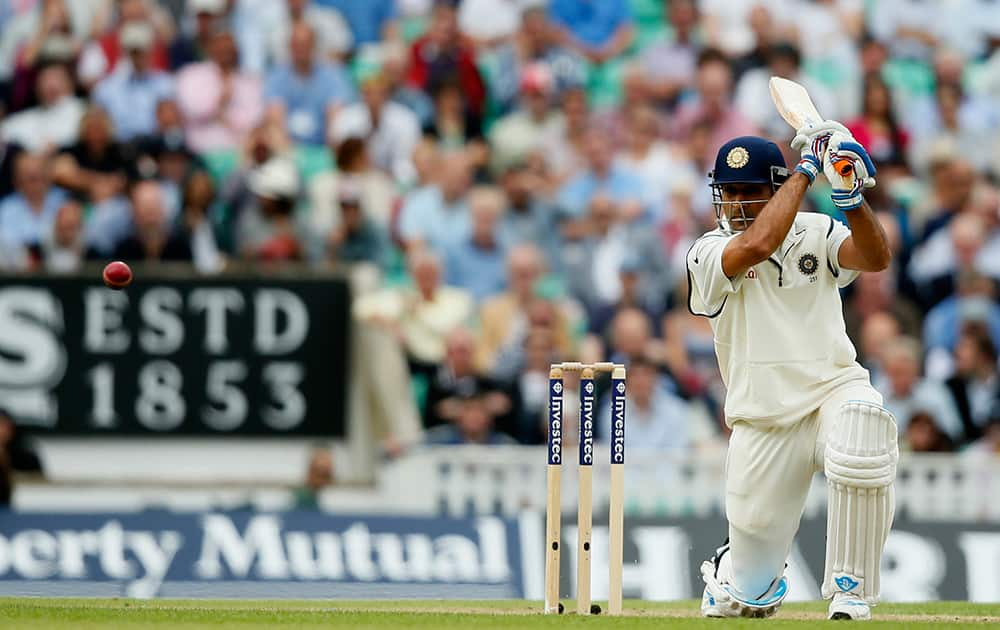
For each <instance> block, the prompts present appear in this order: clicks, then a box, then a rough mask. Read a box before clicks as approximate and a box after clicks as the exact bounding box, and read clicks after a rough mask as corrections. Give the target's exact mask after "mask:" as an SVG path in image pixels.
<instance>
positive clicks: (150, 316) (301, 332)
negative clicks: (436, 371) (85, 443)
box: [0, 277, 350, 435]
mask: <svg viewBox="0 0 1000 630" xmlns="http://www.w3.org/2000/svg"><path fill="white" fill-rule="evenodd" d="M349 313H350V296H349V294H348V289H347V286H346V284H345V282H344V281H343V280H342V279H340V278H337V277H332V278H329V277H327V278H317V279H300V280H285V279H281V280H276V279H266V278H237V279H212V280H201V279H186V280H176V279H167V278H150V277H144V278H143V279H142V281H141V282H137V283H136V284H134V285H133V286H132V287H131V288H130V289H129V290H128V291H127V292H125V291H123V292H117V291H111V290H109V289H107V288H105V287H103V286H102V285H100V284H99V283H97V282H93V281H91V280H90V279H89V278H88V279H86V280H82V279H80V278H42V279H32V280H31V281H30V282H29V281H26V280H23V279H19V280H7V281H4V282H3V283H2V284H0V405H3V406H5V407H7V408H9V409H10V410H11V411H12V412H13V413H14V414H15V415H16V416H17V417H18V418H19V420H20V421H21V422H23V423H25V424H29V425H31V426H34V427H37V428H39V429H43V430H49V431H54V432H59V433H147V432H156V433H163V432H167V433H178V434H188V433H205V432H209V433H232V432H238V433H242V434H259V435H268V434H273V433H276V432H277V433H297V434H311V435H336V434H342V432H343V424H344V423H343V415H344V400H345V396H346V391H347V386H346V380H345V379H346V378H347V376H348V375H347V370H346V361H347V345H348V319H349Z"/></svg>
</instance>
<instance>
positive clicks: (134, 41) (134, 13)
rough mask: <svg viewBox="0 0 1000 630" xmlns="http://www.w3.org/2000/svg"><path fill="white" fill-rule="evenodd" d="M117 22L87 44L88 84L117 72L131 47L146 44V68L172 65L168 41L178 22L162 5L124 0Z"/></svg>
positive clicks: (83, 61) (84, 69) (82, 65)
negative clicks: (173, 19)
mask: <svg viewBox="0 0 1000 630" xmlns="http://www.w3.org/2000/svg"><path fill="white" fill-rule="evenodd" d="M117 4H118V7H117V9H118V11H117V13H118V15H117V24H115V25H114V27H113V28H112V29H110V30H109V31H108V32H106V33H104V34H103V35H102V36H101V37H99V38H98V39H96V40H92V41H91V43H90V44H89V45H88V46H86V47H85V49H84V50H83V52H82V53H81V56H80V62H79V65H78V67H79V74H80V78H81V80H82V81H83V82H84V84H86V85H93V84H95V83H96V82H97V81H99V80H100V79H103V78H104V77H106V76H108V74H110V73H113V72H114V71H115V70H117V69H119V68H120V67H121V65H122V63H121V62H122V61H123V60H125V59H127V60H129V61H133V63H134V59H135V55H134V54H133V53H132V52H131V49H134V48H136V47H142V48H143V51H144V53H145V55H146V58H145V59H144V61H145V62H146V65H145V68H144V69H143V72H145V71H146V70H154V71H157V72H159V71H163V70H166V69H167V68H168V67H169V55H168V53H167V42H169V41H171V40H172V39H173V38H174V35H175V33H174V25H173V21H172V19H171V18H170V15H169V14H167V13H166V12H165V11H164V10H163V8H162V7H161V6H159V5H158V4H157V3H154V2H149V1H148V0H121V1H120V2H118V3H117Z"/></svg>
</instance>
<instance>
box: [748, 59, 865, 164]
mask: <svg viewBox="0 0 1000 630" xmlns="http://www.w3.org/2000/svg"><path fill="white" fill-rule="evenodd" d="M766 61H767V65H766V66H764V67H762V68H754V69H751V70H747V71H746V72H745V73H744V74H743V76H742V77H740V79H739V81H738V82H737V84H736V96H735V98H734V99H733V101H734V103H735V105H736V109H738V110H739V112H740V113H741V114H743V115H744V116H746V117H747V118H748V119H749V120H750V122H751V123H753V124H754V126H756V127H757V128H758V129H760V130H761V131H763V132H764V133H765V134H767V135H768V136H771V137H774V138H779V139H787V140H791V138H792V136H793V135H794V132H793V130H791V129H789V127H788V123H786V122H785V121H784V119H782V118H781V115H780V114H779V113H778V110H777V109H776V108H775V107H774V102H773V101H771V98H770V96H771V92H770V80H771V77H772V76H777V77H782V78H784V79H789V80H791V81H795V82H796V83H799V84H801V85H802V86H803V87H805V88H806V91H808V92H809V98H810V99H812V102H813V103H814V104H815V105H816V109H817V110H819V111H821V112H823V116H824V118H826V119H828V120H838V119H839V116H838V109H837V100H836V98H834V95H833V94H832V93H831V92H830V90H829V89H827V87H826V86H825V85H823V84H822V83H820V82H819V81H816V80H814V79H813V78H812V77H810V76H809V75H807V74H805V73H804V72H803V69H802V56H801V55H800V54H799V49H798V48H797V47H796V46H794V45H793V44H790V43H788V42H780V43H776V44H774V45H773V46H771V47H770V49H769V50H768V51H767V58H766ZM868 146H869V145H867V144H866V145H865V147H868ZM873 159H877V158H874V156H873Z"/></svg>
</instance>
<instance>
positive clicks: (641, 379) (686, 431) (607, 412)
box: [595, 356, 716, 453]
mask: <svg viewBox="0 0 1000 630" xmlns="http://www.w3.org/2000/svg"><path fill="white" fill-rule="evenodd" d="M598 409H599V411H598V413H597V418H596V420H597V423H596V427H595V433H596V435H598V436H599V439H600V440H601V441H607V436H609V435H611V421H612V419H611V404H610V402H608V401H607V400H605V401H602V402H600V403H598ZM625 409H626V410H627V414H628V425H627V427H626V431H625V450H626V452H633V453H635V452H647V451H654V452H659V453H663V452H664V451H668V452H674V453H687V452H691V451H692V450H693V449H696V448H698V447H699V446H702V445H706V444H707V443H709V442H711V441H713V439H714V438H715V436H716V432H715V429H714V427H712V426H711V424H708V423H706V422H705V421H704V418H703V417H702V416H699V415H698V414H694V413H692V410H691V408H690V406H689V405H688V403H687V402H685V401H684V399H683V398H680V397H678V396H676V395H674V394H672V393H671V392H670V390H669V388H668V387H667V386H666V385H665V384H664V383H663V382H662V381H661V379H660V375H659V373H658V371H657V368H656V365H655V364H654V363H653V362H652V361H650V360H649V359H647V358H645V357H641V356H640V357H633V358H632V360H631V361H629V363H628V386H627V389H626V391H625Z"/></svg>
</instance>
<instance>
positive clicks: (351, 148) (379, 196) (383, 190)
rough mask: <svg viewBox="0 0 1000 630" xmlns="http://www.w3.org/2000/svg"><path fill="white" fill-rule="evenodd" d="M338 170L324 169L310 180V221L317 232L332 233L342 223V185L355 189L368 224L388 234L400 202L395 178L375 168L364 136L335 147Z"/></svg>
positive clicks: (350, 139)
mask: <svg viewBox="0 0 1000 630" xmlns="http://www.w3.org/2000/svg"><path fill="white" fill-rule="evenodd" d="M332 152H333V153H334V162H335V163H336V165H337V169H336V170H329V171H324V172H322V173H320V174H318V175H316V176H315V177H313V178H312V179H311V180H310V181H309V208H310V213H311V214H310V221H311V224H312V227H313V231H314V232H315V233H317V234H329V233H330V232H331V231H333V230H335V229H336V228H337V226H338V225H339V224H340V221H341V216H340V210H341V206H340V202H341V197H340V188H341V186H342V185H349V186H351V187H352V188H353V189H355V192H356V196H357V198H358V201H359V202H360V209H361V211H362V214H363V215H364V217H363V219H364V222H365V223H368V222H371V223H372V224H373V225H374V226H377V228H378V229H379V231H381V232H383V233H385V234H388V231H389V228H390V223H391V220H392V212H393V208H394V206H395V204H396V201H397V195H396V187H395V183H394V182H393V180H392V179H391V178H390V177H389V176H388V175H386V174H385V173H384V172H382V171H380V170H378V169H376V168H374V167H373V166H372V163H371V160H370V159H369V157H368V147H367V146H366V145H365V142H364V140H362V139H360V138H348V139H346V140H344V141H343V142H341V143H340V144H339V145H336V146H335V147H333V148H332Z"/></svg>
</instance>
